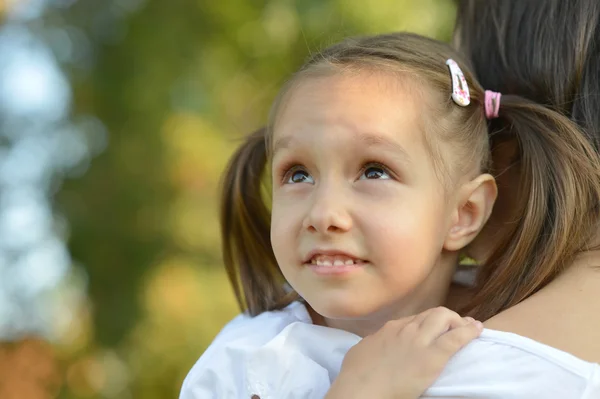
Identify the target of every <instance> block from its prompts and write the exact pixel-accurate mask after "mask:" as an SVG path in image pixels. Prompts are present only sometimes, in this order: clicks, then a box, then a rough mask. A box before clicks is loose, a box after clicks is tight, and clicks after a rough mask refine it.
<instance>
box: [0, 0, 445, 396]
mask: <svg viewBox="0 0 600 399" xmlns="http://www.w3.org/2000/svg"><path fill="white" fill-rule="evenodd" d="M454 17H455V9H454V2H452V1H451V0H420V1H414V0H404V1H402V0H370V1H369V2H366V1H358V0H253V1H249V0H195V1H193V0H168V1H167V0H0V398H2V399H13V398H19V399H22V398H26V399H42V398H43V399H46V398H119V399H121V398H123V399H126V398H127V399H129V398H148V399H153V398H176V397H177V396H178V393H179V389H180V386H181V383H182V381H183V378H184V377H185V375H186V373H187V371H188V370H189V369H190V367H191V366H192V365H193V363H194V362H195V361H196V360H197V358H198V357H199V356H200V355H201V354H202V352H203V350H204V349H205V348H206V346H207V345H208V344H209V343H210V341H211V340H212V338H213V337H214V336H215V335H216V334H217V332H218V331H219V330H220V328H221V327H222V326H223V325H224V324H225V323H226V322H227V321H228V320H229V319H231V318H232V317H234V316H235V315H236V313H237V312H238V309H237V308H236V305H235V301H234V298H233V294H232V291H231V290H230V288H229V286H228V284H227V281H226V279H225V275H224V273H223V270H222V267H221V258H220V251H219V231H218V229H219V227H218V220H217V201H218V199H217V190H218V182H219V177H220V173H221V171H222V169H223V168H224V166H225V163H226V161H227V158H228V156H229V155H230V154H231V152H232V150H233V148H234V147H235V145H236V140H237V139H239V137H241V135H243V134H244V133H247V132H249V131H251V130H252V129H254V128H257V127H258V126H260V125H261V124H263V123H264V122H265V120H266V116H267V111H268V108H269V104H270V102H271V100H272V99H273V97H274V96H275V94H276V92H277V89H278V87H279V86H280V85H281V83H282V82H283V81H284V80H285V78H286V76H288V75H289V74H290V73H292V72H293V71H294V69H295V68H297V67H298V66H299V65H300V64H301V63H302V61H303V60H304V59H305V57H306V56H307V55H308V54H309V52H311V51H316V50H318V49H319V48H322V47H324V46H327V45H328V44H331V43H332V42H334V41H336V40H337V39H340V38H342V37H344V36H347V35H356V34H363V33H378V32H386V31H392V30H409V31H413V32H418V33H421V34H425V35H427V36H432V37H436V38H439V39H442V40H448V39H449V38H450V35H451V31H452V25H453V22H454Z"/></svg>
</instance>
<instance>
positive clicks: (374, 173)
mask: <svg viewBox="0 0 600 399" xmlns="http://www.w3.org/2000/svg"><path fill="white" fill-rule="evenodd" d="M390 178H391V177H390V175H389V173H388V172H387V171H386V170H385V168H384V167H383V166H380V165H370V166H367V167H366V168H365V169H364V171H363V173H362V175H361V176H360V180H377V179H379V180H387V179H390Z"/></svg>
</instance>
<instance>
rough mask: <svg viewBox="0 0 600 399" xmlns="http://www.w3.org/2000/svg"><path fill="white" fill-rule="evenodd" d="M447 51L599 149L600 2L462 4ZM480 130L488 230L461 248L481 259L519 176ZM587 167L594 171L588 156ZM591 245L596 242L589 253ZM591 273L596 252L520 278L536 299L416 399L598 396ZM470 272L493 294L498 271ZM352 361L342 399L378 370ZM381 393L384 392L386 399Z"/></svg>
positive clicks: (503, 144) (509, 156)
mask: <svg viewBox="0 0 600 399" xmlns="http://www.w3.org/2000/svg"><path fill="white" fill-rule="evenodd" d="M517 27H518V29H517ZM455 42H456V44H457V45H458V47H459V48H460V49H461V50H462V51H463V52H464V53H465V54H466V55H467V56H468V57H469V58H470V59H471V60H472V62H473V65H474V67H475V70H476V72H477V74H478V76H479V77H480V79H481V81H482V82H483V83H484V84H485V86H486V87H490V88H492V89H494V90H498V91H501V92H502V93H511V94H518V95H521V96H524V97H527V98H529V99H531V100H533V101H537V102H541V103H545V104H548V106H550V107H552V108H553V109H555V110H558V111H559V112H561V113H563V114H565V115H569V116H570V118H571V119H572V120H573V121H576V122H577V123H578V124H580V126H581V127H582V129H583V132H584V133H585V135H586V138H587V140H588V141H589V142H590V144H591V145H592V146H593V147H594V148H595V149H596V150H598V149H599V148H600V146H599V144H598V143H600V113H599V112H598V111H599V110H600V96H598V93H600V74H599V71H600V45H599V44H600V3H598V2H597V1H595V0H573V1H560V0H546V1H538V2H524V1H520V0H490V1H486V2H481V1H477V0H463V1H461V2H460V3H459V13H458V20H457V28H456V34H455ZM490 124H491V126H490V127H491V130H492V131H494V132H499V133H495V134H494V136H493V140H492V143H491V145H492V152H493V154H494V165H496V168H497V169H498V171H503V173H502V174H501V175H499V176H498V178H497V180H498V184H499V188H500V189H499V197H498V202H497V204H496V206H495V208H494V212H493V215H492V217H491V219H490V222H489V223H488V224H487V225H486V227H485V228H484V230H483V232H482V234H480V235H479V236H478V237H477V239H476V240H475V242H473V243H472V244H471V245H470V248H469V253H470V254H471V255H472V256H473V257H475V258H478V259H481V260H485V258H486V257H487V256H489V254H490V253H491V252H492V251H491V250H490V247H491V246H492V245H493V241H494V235H495V234H497V232H498V231H502V229H503V227H504V224H505V222H506V221H507V220H512V218H513V216H512V215H511V213H510V210H511V204H512V203H513V200H514V199H515V198H516V199H518V198H519V191H518V180H519V179H520V178H521V175H522V173H523V170H524V168H525V167H526V166H525V165H524V163H523V161H524V160H523V158H522V157H521V156H520V154H519V153H518V151H516V149H518V146H519V143H518V142H516V140H515V137H514V136H511V135H510V134H505V133H502V130H501V129H502V128H503V125H502V120H501V119H494V120H493V121H491V122H490ZM589 162H591V163H595V162H597V155H596V154H592V158H591V159H590V160H589ZM498 205H500V206H499V207H498ZM596 214H597V207H594V208H591V209H590V210H589V215H590V217H592V218H595V217H596ZM557 215H558V216H561V215H560V214H557ZM503 222H504V223H503ZM575 227H577V226H575ZM566 238H567V239H568V237H566ZM598 242H599V239H598V236H597V235H596V238H595V240H594V244H597V243H598ZM594 248H596V247H594ZM599 264H600V254H599V252H598V251H597V250H590V251H582V252H581V253H580V254H578V255H577V256H576V257H575V258H574V259H573V260H571V261H569V262H565V263H564V264H563V265H560V266H561V267H558V268H554V269H546V270H543V269H542V270H523V274H522V275H523V276H527V274H529V275H530V276H531V277H530V278H529V283H527V281H526V280H523V284H531V282H535V283H534V284H533V285H532V287H531V288H530V291H531V292H535V294H533V295H531V296H529V297H527V299H525V300H523V301H521V302H519V303H518V304H516V305H514V306H511V307H509V308H508V309H507V310H505V311H502V312H500V313H499V314H497V315H496V316H494V317H492V318H490V319H489V320H487V321H486V322H485V324H486V327H489V328H494V329H497V330H500V331H494V330H487V329H486V330H484V332H483V334H482V335H481V337H480V338H479V339H477V340H475V341H474V342H472V343H471V344H469V345H468V346H467V348H466V349H465V350H463V351H461V352H459V354H458V355H457V356H455V357H454V358H453V359H452V361H451V363H450V364H449V365H448V367H447V368H446V369H445V371H444V372H443V374H442V376H441V378H440V379H438V380H437V382H436V383H435V384H434V385H433V386H432V387H431V389H429V390H428V391H427V393H426V395H425V396H424V397H428V398H431V397H447V396H449V395H450V393H451V394H452V395H455V396H457V397H465V398H475V397H477V398H481V397H485V398H503V399H507V398H529V397H541V398H578V399H588V398H589V399H592V398H599V397H600V366H599V365H598V363H600V346H599V344H598V342H599V341H598V331H599V330H600V318H598V314H600V307H599V303H600V302H599V301H598V292H599V291H600V275H599V270H598V268H597V266H598V265H599ZM480 270H481V272H480V273H479V276H478V280H479V282H478V285H477V286H476V287H475V289H476V290H475V292H476V293H477V290H478V289H479V290H481V289H482V287H485V286H486V285H489V284H493V280H494V279H495V278H496V275H497V273H498V271H496V270H494V269H489V268H486V264H485V263H484V264H482V265H481V267H480ZM479 292H481V291H479ZM483 300H485V299H483V298H482V297H481V296H480V295H479V296H478V295H477V294H476V295H475V297H474V298H468V299H467V303H468V305H469V306H470V307H471V308H472V309H474V310H475V311H477V309H478V307H479V306H480V304H481V302H482V301H483ZM514 333H516V334H514ZM517 334H518V335H517ZM357 348H358V346H357ZM361 354H362V355H363V356H361V359H360V362H355V363H353V364H346V365H345V367H344V368H343V369H342V373H341V374H340V375H341V376H343V377H344V378H343V379H342V378H340V379H339V382H340V383H341V382H342V380H343V382H344V383H345V385H344V387H343V388H345V389H346V390H347V391H351V390H352V381H353V377H354V376H358V375H363V374H364V372H365V370H364V369H362V368H360V367H358V366H357V364H362V365H369V366H370V367H369V370H370V372H372V373H374V374H377V373H379V372H387V363H386V358H385V356H378V357H373V356H372V357H369V351H365V350H363V351H362V352H361ZM573 355H575V356H573ZM346 366H347V367H346ZM481 381H486V384H481ZM338 385H339V384H338ZM389 387H390V390H389V391H386V392H384V394H389V393H391V392H393V390H392V389H394V387H393V386H392V385H391V384H390V385H389ZM376 388H377V389H378V390H380V391H381V389H382V387H381V385H377V386H376ZM361 389H369V387H366V386H364V384H363V385H361ZM349 397H352V396H349Z"/></svg>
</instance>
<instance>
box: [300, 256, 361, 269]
mask: <svg viewBox="0 0 600 399" xmlns="http://www.w3.org/2000/svg"><path fill="white" fill-rule="evenodd" d="M310 263H311V264H313V265H317V266H325V267H327V266H338V267H339V266H352V265H355V264H359V263H362V262H361V261H360V260H353V259H348V258H347V257H345V256H343V257H342V256H336V257H329V256H327V257H326V256H317V257H316V258H313V259H311V261H310Z"/></svg>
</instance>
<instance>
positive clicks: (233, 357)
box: [179, 306, 330, 399]
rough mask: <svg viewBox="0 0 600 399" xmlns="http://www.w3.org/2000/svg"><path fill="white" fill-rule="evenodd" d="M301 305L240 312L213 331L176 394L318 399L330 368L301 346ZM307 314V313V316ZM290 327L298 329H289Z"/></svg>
mask: <svg viewBox="0 0 600 399" xmlns="http://www.w3.org/2000/svg"><path fill="white" fill-rule="evenodd" d="M303 309H304V308H300V307H299V306H296V307H290V308H287V309H285V310H283V311H273V312H265V313H263V314H261V315H258V316H256V317H249V316H246V315H241V316H238V317H237V318H235V319H234V320H233V321H231V322H230V323H229V324H228V325H227V326H225V328H224V329H223V330H222V331H221V333H219V335H217V337H216V338H215V339H214V341H213V342H212V343H211V345H210V346H209V347H208V348H207V349H206V351H205V352H204V353H203V354H202V356H201V357H200V359H198V361H197V362H196V364H195V365H194V366H193V367H192V369H191V370H190V372H189V373H188V375H187V377H186V378H185V380H184V382H183V386H182V388H181V393H180V396H179V397H180V399H213V398H214V399H238V398H243V399H249V398H251V397H252V395H257V396H259V397H260V398H261V399H275V398H290V399H296V398H322V397H323V396H325V393H326V392H327V390H328V389H329V385H330V377H329V375H330V372H329V370H328V369H326V368H325V367H323V366H321V365H320V364H319V363H318V362H316V361H315V360H313V359H311V358H310V356H308V355H307V353H305V352H304V350H303V348H304V346H305V345H306V339H308V338H309V337H307V336H306V335H305V334H304V330H305V329H304V328H300V329H298V328H290V327H293V325H300V326H306V327H307V328H306V329H308V330H309V331H312V328H311V327H314V326H311V325H309V324H308V323H306V322H303V321H299V320H303V318H304V316H302V317H299V316H298V314H302V315H303V313H305V312H306V311H305V310H303ZM306 317H307V318H308V317H309V316H307V315H306ZM290 331H299V333H292V334H291V336H290V334H289V332H290Z"/></svg>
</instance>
